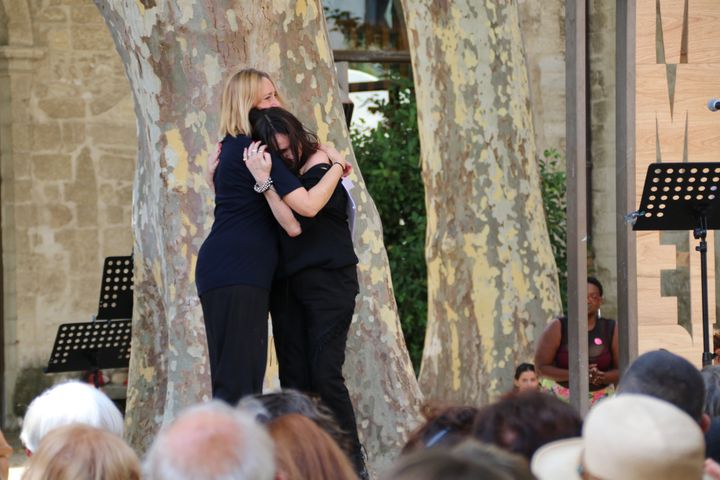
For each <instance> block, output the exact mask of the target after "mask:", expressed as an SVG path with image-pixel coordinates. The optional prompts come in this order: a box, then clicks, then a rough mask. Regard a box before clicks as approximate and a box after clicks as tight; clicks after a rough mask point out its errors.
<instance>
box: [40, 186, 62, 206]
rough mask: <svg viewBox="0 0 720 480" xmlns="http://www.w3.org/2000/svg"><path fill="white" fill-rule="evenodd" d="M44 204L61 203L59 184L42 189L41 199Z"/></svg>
mask: <svg viewBox="0 0 720 480" xmlns="http://www.w3.org/2000/svg"><path fill="white" fill-rule="evenodd" d="M42 201H43V202H44V203H57V202H61V201H62V193H61V191H60V185H59V184H55V183H53V184H50V185H45V186H44V187H43V198H42Z"/></svg>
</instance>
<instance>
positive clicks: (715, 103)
mask: <svg viewBox="0 0 720 480" xmlns="http://www.w3.org/2000/svg"><path fill="white" fill-rule="evenodd" d="M707 107H708V110H710V111H711V112H717V111H718V110H720V100H718V99H717V98H711V99H710V100H709V101H708V103H707Z"/></svg>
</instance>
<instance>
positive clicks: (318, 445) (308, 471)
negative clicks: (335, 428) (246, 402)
mask: <svg viewBox="0 0 720 480" xmlns="http://www.w3.org/2000/svg"><path fill="white" fill-rule="evenodd" d="M267 427H268V432H269V433H270V436H271V437H272V439H273V442H275V460H276V463H277V468H278V473H280V474H281V476H282V477H284V480H306V479H313V480H357V478H358V477H357V475H356V474H355V472H354V470H353V467H352V465H351V463H350V460H349V459H348V457H347V456H346V455H345V454H344V453H343V452H342V450H340V447H338V446H337V444H336V443H335V441H334V440H333V439H332V437H330V435H328V434H327V433H325V432H324V431H323V430H322V429H321V428H320V427H318V426H317V425H316V424H315V423H314V422H313V421H312V420H310V419H309V418H307V417H304V416H303V415H299V414H296V413H291V414H288V415H282V416H280V417H277V418H275V419H274V420H271V421H270V422H269V423H268V425H267Z"/></svg>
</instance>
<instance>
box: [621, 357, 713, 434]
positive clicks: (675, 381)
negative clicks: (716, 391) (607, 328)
mask: <svg viewBox="0 0 720 480" xmlns="http://www.w3.org/2000/svg"><path fill="white" fill-rule="evenodd" d="M626 393H638V394H641V395H650V396H651V397H655V398H659V399H660V400H665V401H666V402H670V403H672V404H673V405H675V406H676V407H678V408H679V409H680V410H682V411H684V412H685V413H687V414H688V415H690V416H691V417H692V418H694V419H695V421H697V422H698V423H700V424H701V425H702V426H703V428H706V427H707V425H706V424H707V419H704V418H703V406H704V403H705V384H704V382H703V378H702V375H700V371H699V370H698V369H697V368H695V366H693V364H691V363H690V362H688V361H687V360H685V359H684V358H682V357H680V356H678V355H675V354H674V353H670V352H668V351H667V350H654V351H651V352H647V353H644V354H642V355H640V356H639V357H638V358H637V359H636V360H635V361H634V362H633V363H632V364H630V367H628V369H627V371H626V372H625V373H624V374H623V375H622V377H621V378H620V384H619V385H618V394H626Z"/></svg>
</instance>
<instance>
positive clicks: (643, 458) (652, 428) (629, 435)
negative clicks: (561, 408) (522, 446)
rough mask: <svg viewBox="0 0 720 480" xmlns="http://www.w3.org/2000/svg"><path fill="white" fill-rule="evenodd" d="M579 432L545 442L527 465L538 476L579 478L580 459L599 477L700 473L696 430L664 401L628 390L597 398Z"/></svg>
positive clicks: (661, 478) (673, 478)
mask: <svg viewBox="0 0 720 480" xmlns="http://www.w3.org/2000/svg"><path fill="white" fill-rule="evenodd" d="M582 435H583V436H582V438H574V439H569V440H560V441H557V442H553V443H550V444H548V445H545V446H543V447H542V448H540V449H539V450H538V451H537V452H536V453H535V455H534V456H533V459H532V464H531V467H532V471H533V473H534V474H535V475H536V476H537V477H538V479H539V480H549V479H560V478H562V479H568V480H573V479H580V478H581V477H580V473H579V467H580V465H581V464H582V465H583V468H585V469H586V470H587V471H588V472H589V473H591V474H592V475H593V476H595V477H598V478H602V479H612V480H678V479H683V480H699V479H701V478H702V475H703V462H704V460H705V439H704V437H703V434H702V431H701V430H700V427H699V425H698V424H697V423H696V422H695V421H694V420H693V419H692V418H690V416H688V415H687V414H686V413H685V412H683V411H681V410H680V409H678V408H677V407H675V406H674V405H671V404H670V403H668V402H665V401H662V400H658V399H656V398H653V397H648V396H646V395H633V394H625V395H617V396H615V397H613V398H610V399H607V400H603V401H601V402H600V403H598V405H597V406H595V407H594V408H593V409H592V410H591V411H590V413H589V414H588V416H587V418H586V419H585V424H584V426H583V434H582ZM581 457H582V460H583V461H582V462H580V458H581Z"/></svg>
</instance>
